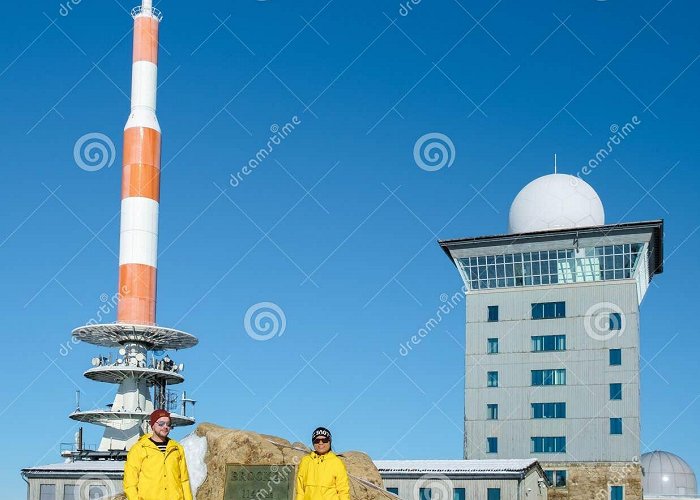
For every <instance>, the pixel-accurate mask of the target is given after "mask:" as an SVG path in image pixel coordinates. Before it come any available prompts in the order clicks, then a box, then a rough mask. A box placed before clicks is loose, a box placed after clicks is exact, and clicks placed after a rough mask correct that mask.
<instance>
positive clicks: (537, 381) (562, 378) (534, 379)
mask: <svg viewBox="0 0 700 500" xmlns="http://www.w3.org/2000/svg"><path fill="white" fill-rule="evenodd" d="M530 374H531V385H532V386H544V385H566V369H565V368H555V369H547V370H530ZM486 386H487V387H498V372H495V371H494V372H486ZM610 399H612V400H619V399H622V384H621V383H619V382H614V383H612V384H610Z"/></svg>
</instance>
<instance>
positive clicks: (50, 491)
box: [39, 484, 56, 500]
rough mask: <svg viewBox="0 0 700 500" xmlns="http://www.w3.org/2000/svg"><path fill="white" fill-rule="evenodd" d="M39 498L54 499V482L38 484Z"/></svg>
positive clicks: (43, 499)
mask: <svg viewBox="0 0 700 500" xmlns="http://www.w3.org/2000/svg"><path fill="white" fill-rule="evenodd" d="M39 498H40V499H41V500H56V485H55V484H40V485H39Z"/></svg>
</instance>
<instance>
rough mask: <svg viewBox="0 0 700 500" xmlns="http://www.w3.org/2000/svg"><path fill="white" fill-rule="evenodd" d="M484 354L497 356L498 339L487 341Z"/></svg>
mask: <svg viewBox="0 0 700 500" xmlns="http://www.w3.org/2000/svg"><path fill="white" fill-rule="evenodd" d="M486 352H487V353H488V354H498V339H488V345H487V347H486Z"/></svg>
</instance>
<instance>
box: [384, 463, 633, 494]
mask: <svg viewBox="0 0 700 500" xmlns="http://www.w3.org/2000/svg"><path fill="white" fill-rule="evenodd" d="M544 473H545V475H546V476H547V479H549V482H550V484H551V485H552V486H553V487H555V488H562V487H565V486H566V471H565V470H546V471H544ZM386 490H387V491H388V492H389V493H393V494H394V495H397V496H398V494H399V489H398V488H387V489H386ZM432 498H433V492H432V489H431V488H420V489H419V490H418V500H432ZM466 498H467V492H466V489H465V488H454V489H453V490H452V500H466ZM624 498H625V488H624V486H610V500H624ZM441 499H442V497H441ZM442 500H446V499H442ZM486 500H501V489H500V488H487V489H486Z"/></svg>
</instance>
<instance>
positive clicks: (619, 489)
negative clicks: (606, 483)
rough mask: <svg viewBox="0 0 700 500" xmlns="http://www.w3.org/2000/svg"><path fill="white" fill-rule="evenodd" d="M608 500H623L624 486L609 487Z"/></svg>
mask: <svg viewBox="0 0 700 500" xmlns="http://www.w3.org/2000/svg"><path fill="white" fill-rule="evenodd" d="M610 500H625V488H624V486H611V487H610Z"/></svg>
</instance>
